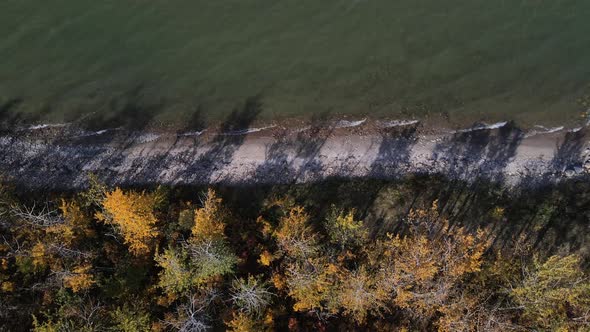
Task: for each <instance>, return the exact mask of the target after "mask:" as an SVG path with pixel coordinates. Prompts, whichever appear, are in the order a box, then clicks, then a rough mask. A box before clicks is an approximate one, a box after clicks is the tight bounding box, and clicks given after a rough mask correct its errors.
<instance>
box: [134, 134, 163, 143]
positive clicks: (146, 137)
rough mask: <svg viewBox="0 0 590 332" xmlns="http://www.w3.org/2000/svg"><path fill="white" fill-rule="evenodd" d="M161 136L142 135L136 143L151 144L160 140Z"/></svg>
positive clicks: (137, 138)
mask: <svg viewBox="0 0 590 332" xmlns="http://www.w3.org/2000/svg"><path fill="white" fill-rule="evenodd" d="M160 136H161V135H160V134H154V133H146V134H142V135H139V136H137V137H136V138H135V139H134V141H135V142H137V143H149V142H152V141H155V140H157V139H158V138H160Z"/></svg>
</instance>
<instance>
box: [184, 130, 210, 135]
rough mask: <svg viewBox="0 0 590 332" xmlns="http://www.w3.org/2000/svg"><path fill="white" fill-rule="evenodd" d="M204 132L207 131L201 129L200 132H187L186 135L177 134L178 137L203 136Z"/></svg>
mask: <svg viewBox="0 0 590 332" xmlns="http://www.w3.org/2000/svg"><path fill="white" fill-rule="evenodd" d="M206 131H207V129H203V130H201V131H198V130H197V131H189V132H187V133H182V134H178V136H201V134H203V133H204V132H206Z"/></svg>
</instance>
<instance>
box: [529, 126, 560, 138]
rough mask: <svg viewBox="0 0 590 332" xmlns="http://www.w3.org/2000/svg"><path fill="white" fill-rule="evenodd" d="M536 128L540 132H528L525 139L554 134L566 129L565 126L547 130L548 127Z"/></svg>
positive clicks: (535, 130) (534, 130)
mask: <svg viewBox="0 0 590 332" xmlns="http://www.w3.org/2000/svg"><path fill="white" fill-rule="evenodd" d="M535 128H538V130H537V129H533V130H531V131H530V132H528V133H527V134H526V135H524V137H533V136H536V135H546V134H553V133H557V132H560V131H562V130H564V129H565V127H564V126H560V127H554V128H547V127H543V126H539V125H537V126H535Z"/></svg>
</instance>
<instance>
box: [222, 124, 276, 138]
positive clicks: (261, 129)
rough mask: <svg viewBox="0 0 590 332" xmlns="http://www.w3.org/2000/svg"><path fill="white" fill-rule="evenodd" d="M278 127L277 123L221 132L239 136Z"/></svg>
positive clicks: (226, 134) (225, 134)
mask: <svg viewBox="0 0 590 332" xmlns="http://www.w3.org/2000/svg"><path fill="white" fill-rule="evenodd" d="M274 127H276V126H275V125H272V126H266V127H259V128H248V129H241V130H234V131H228V132H225V133H221V134H220V135H222V136H238V135H247V134H252V133H257V132H259V131H263V130H267V129H271V128H274Z"/></svg>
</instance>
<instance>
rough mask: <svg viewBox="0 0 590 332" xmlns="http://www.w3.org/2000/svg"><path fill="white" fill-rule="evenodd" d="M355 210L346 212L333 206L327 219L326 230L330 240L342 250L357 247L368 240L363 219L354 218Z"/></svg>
mask: <svg viewBox="0 0 590 332" xmlns="http://www.w3.org/2000/svg"><path fill="white" fill-rule="evenodd" d="M354 213H355V211H354V210H351V211H349V212H348V213H344V211H342V210H338V209H336V208H335V207H332V211H331V213H330V214H329V215H328V218H327V220H326V231H327V232H328V236H329V238H330V242H332V243H333V244H335V245H336V246H337V247H338V248H339V249H340V250H341V251H344V250H345V249H349V250H350V249H356V248H358V247H359V246H361V245H362V244H364V243H365V242H366V241H367V238H368V233H369V232H368V231H367V228H366V227H365V225H364V224H363V221H362V220H355V219H354Z"/></svg>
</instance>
